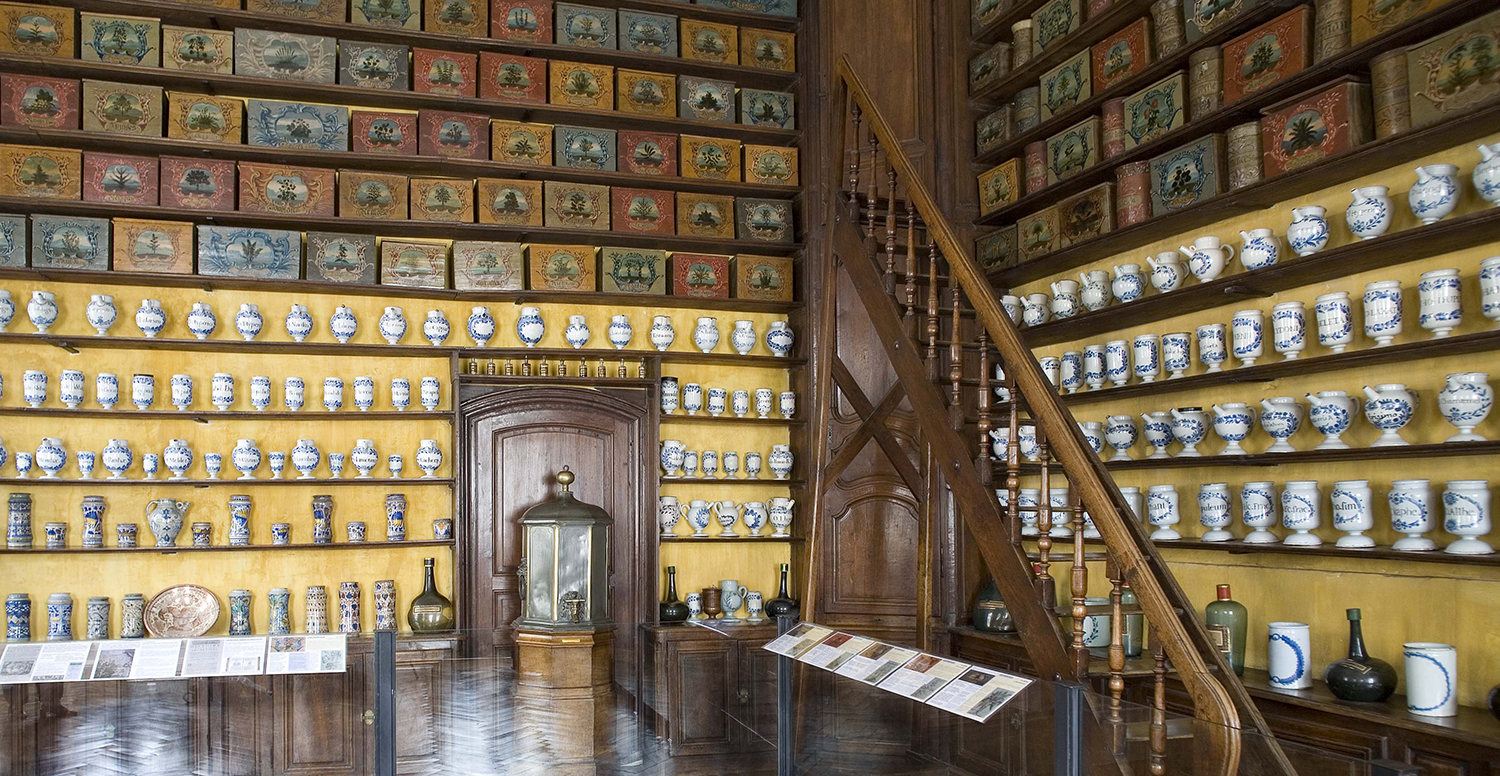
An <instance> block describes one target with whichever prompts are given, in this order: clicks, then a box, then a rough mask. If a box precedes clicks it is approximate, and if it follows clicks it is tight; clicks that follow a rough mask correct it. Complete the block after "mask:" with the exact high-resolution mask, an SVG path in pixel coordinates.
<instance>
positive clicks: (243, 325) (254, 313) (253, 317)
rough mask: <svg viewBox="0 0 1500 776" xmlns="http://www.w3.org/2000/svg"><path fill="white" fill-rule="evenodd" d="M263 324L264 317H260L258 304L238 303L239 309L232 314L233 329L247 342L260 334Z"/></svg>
mask: <svg viewBox="0 0 1500 776" xmlns="http://www.w3.org/2000/svg"><path fill="white" fill-rule="evenodd" d="M264 325H265V319H263V318H261V315H260V307H259V306H258V305H254V304H251V303H249V302H245V303H244V304H241V305H240V311H239V312H237V313H235V314H234V330H235V331H237V332H239V335H240V336H241V337H243V338H244V339H245V341H247V342H248V341H250V340H253V339H255V338H256V337H258V336H260V330H261V327H262V326H264Z"/></svg>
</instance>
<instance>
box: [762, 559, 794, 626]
mask: <svg viewBox="0 0 1500 776" xmlns="http://www.w3.org/2000/svg"><path fill="white" fill-rule="evenodd" d="M791 569H792V567H791V566H790V565H788V564H786V563H783V564H781V589H780V590H779V591H777V593H776V597H775V598H772V599H771V600H769V601H767V602H766V616H768V617H780V616H782V615H788V614H789V615H792V616H796V614H797V612H798V610H799V609H801V604H800V603H798V602H797V599H795V598H793V597H792V596H791V594H790V593H788V592H787V576H788V575H790V574H791Z"/></svg>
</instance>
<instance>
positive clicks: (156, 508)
mask: <svg viewBox="0 0 1500 776" xmlns="http://www.w3.org/2000/svg"><path fill="white" fill-rule="evenodd" d="M190 506H192V502H190V501H175V500H173V499H169V498H159V499H156V500H154V501H151V502H149V503H147V504H146V525H147V526H148V527H149V528H150V529H151V535H152V536H155V537H156V546H157V547H171V546H173V545H175V544H176V543H177V534H178V533H180V532H181V531H182V520H183V516H184V515H185V514H186V513H187V510H188V507H190Z"/></svg>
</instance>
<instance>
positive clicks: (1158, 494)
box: [1146, 485, 1182, 542]
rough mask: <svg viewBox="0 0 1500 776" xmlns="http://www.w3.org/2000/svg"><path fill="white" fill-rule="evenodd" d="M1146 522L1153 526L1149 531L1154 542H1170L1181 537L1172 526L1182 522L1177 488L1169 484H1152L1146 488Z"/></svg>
mask: <svg viewBox="0 0 1500 776" xmlns="http://www.w3.org/2000/svg"><path fill="white" fill-rule="evenodd" d="M1146 522H1147V523H1149V524H1151V525H1153V526H1155V527H1156V530H1155V531H1152V532H1151V540H1152V541H1154V542H1164V541H1165V542H1170V541H1175V540H1177V539H1181V538H1182V534H1180V533H1178V532H1177V529H1175V528H1173V527H1172V526H1174V525H1177V524H1178V523H1180V522H1182V515H1181V514H1180V512H1179V510H1178V496H1177V488H1175V487H1173V486H1171V485H1152V486H1151V487H1150V488H1148V489H1147V490H1146Z"/></svg>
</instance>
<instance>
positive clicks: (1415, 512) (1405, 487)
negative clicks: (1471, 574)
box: [1386, 480, 1437, 552]
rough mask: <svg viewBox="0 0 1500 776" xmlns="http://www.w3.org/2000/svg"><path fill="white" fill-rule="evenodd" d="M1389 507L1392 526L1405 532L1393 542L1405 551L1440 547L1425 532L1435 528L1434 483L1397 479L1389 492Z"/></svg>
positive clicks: (1419, 550) (1387, 499)
mask: <svg viewBox="0 0 1500 776" xmlns="http://www.w3.org/2000/svg"><path fill="white" fill-rule="evenodd" d="M1386 504H1387V506H1389V507H1390V513H1391V530H1393V531H1395V532H1397V533H1400V534H1404V536H1402V537H1401V538H1400V539H1397V540H1396V541H1395V542H1394V543H1393V544H1391V549H1393V550H1401V551H1403V552H1425V551H1427V550H1435V549H1437V542H1434V541H1433V540H1431V539H1429V538H1427V537H1425V536H1423V535H1422V534H1425V533H1427V532H1428V531H1431V530H1432V529H1433V515H1435V514H1436V511H1435V510H1434V509H1433V506H1434V505H1433V501H1432V483H1431V482H1429V481H1427V480H1395V481H1393V482H1391V490H1390V492H1389V493H1387V494H1386Z"/></svg>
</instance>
